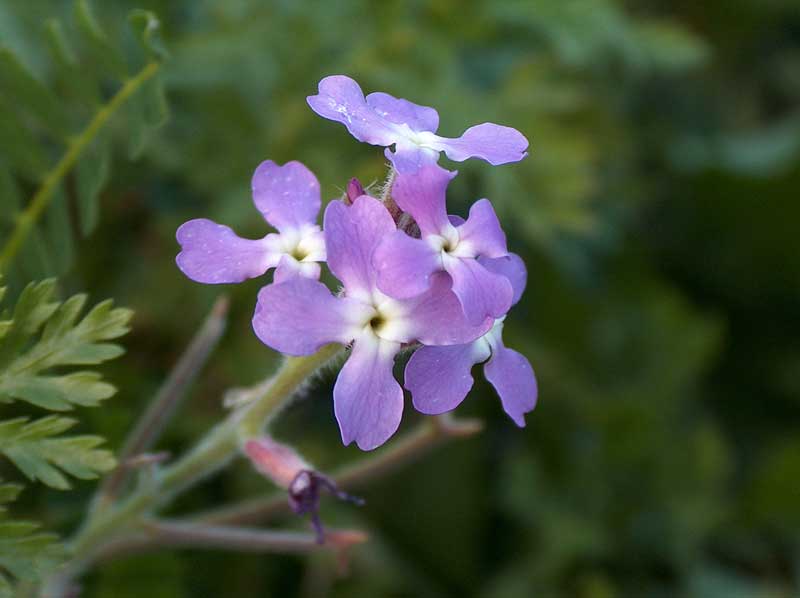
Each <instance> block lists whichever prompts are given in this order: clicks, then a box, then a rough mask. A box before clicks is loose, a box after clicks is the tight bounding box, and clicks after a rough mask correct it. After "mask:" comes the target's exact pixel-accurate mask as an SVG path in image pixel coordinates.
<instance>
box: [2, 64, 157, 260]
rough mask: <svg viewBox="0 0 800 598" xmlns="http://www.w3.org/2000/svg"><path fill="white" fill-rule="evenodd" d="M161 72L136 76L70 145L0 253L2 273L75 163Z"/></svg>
mask: <svg viewBox="0 0 800 598" xmlns="http://www.w3.org/2000/svg"><path fill="white" fill-rule="evenodd" d="M159 68H161V64H160V63H158V62H149V63H148V64H147V65H145V66H144V68H142V70H141V71H139V72H138V73H137V74H136V75H134V76H133V77H131V78H130V79H128V80H127V81H125V83H124V84H123V86H122V87H121V88H120V89H119V91H117V93H116V94H115V95H114V97H112V98H111V100H109V101H108V103H107V104H105V105H104V106H102V107H101V108H100V110H98V111H97V114H95V115H94V118H92V120H91V121H90V122H89V124H88V125H87V126H86V128H85V129H84V130H83V131H82V132H81V133H80V135H78V136H77V137H75V138H74V139H73V140H72V141H70V143H69V145H68V147H67V151H66V153H65V154H64V155H63V156H62V158H61V160H59V161H58V164H56V165H55V167H54V168H53V169H52V170H51V171H50V172H49V173H48V174H47V176H45V178H44V181H43V182H42V184H41V186H40V187H39V189H38V190H37V191H36V194H35V195H34V196H33V199H31V201H30V203H29V204H28V207H27V208H25V211H24V212H22V214H20V215H19V217H18V219H17V224H16V226H15V227H14V230H13V232H12V233H11V237H10V238H9V239H8V241H7V242H6V244H5V246H4V247H3V250H2V252H0V272H2V271H3V270H5V269H6V268H7V267H8V265H9V264H10V263H11V260H12V259H14V256H15V255H16V254H17V251H19V248H20V247H21V246H22V244H23V243H24V241H25V239H26V238H27V236H28V235H29V234H30V232H31V229H32V228H33V226H34V225H35V224H36V221H37V220H38V219H39V217H40V216H41V215H42V212H44V210H45V209H46V208H47V206H48V205H49V204H50V201H51V200H52V199H53V196H54V195H53V194H54V191H55V190H56V187H57V186H58V184H59V183H60V182H61V179H63V178H64V177H65V176H66V175H67V174H68V173H69V171H70V170H72V168H73V166H75V163H76V162H77V161H78V158H80V156H81V154H82V153H83V151H84V150H85V149H86V147H87V146H88V145H89V144H90V143H91V142H92V141H93V140H94V138H95V137H96V136H97V134H98V133H99V132H100V129H102V128H103V126H104V125H105V124H106V123H107V122H108V120H109V119H110V118H111V117H112V116H113V115H114V113H115V112H116V111H117V110H118V109H119V108H120V106H122V105H123V104H124V103H125V102H126V101H127V100H128V99H129V98H130V97H131V96H132V95H133V94H134V93H135V92H136V90H138V89H139V88H140V87H141V86H142V85H143V84H144V83H145V82H146V81H147V80H148V79H150V78H152V77H153V76H154V75H155V74H156V73H157V72H158V70H159Z"/></svg>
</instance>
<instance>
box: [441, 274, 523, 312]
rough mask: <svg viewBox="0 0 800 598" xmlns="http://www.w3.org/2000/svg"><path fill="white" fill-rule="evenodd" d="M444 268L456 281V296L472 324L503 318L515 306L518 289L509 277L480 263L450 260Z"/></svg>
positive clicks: (454, 284)
mask: <svg viewBox="0 0 800 598" xmlns="http://www.w3.org/2000/svg"><path fill="white" fill-rule="evenodd" d="M444 267H445V269H446V270H447V273H448V274H450V277H451V278H452V279H453V293H455V294H456V296H457V297H458V300H459V301H460V302H461V306H462V308H463V309H464V315H465V316H466V318H467V321H469V322H470V323H472V324H479V323H480V322H482V321H483V320H484V319H485V318H487V317H491V318H500V317H502V316H504V315H505V314H506V313H507V312H508V310H509V308H510V307H511V300H512V298H513V296H514V290H513V289H512V288H511V283H510V282H509V281H508V279H507V278H506V277H505V276H501V275H499V274H494V273H493V272H490V271H489V270H487V269H486V268H484V267H483V266H481V265H480V263H478V261H477V260H472V259H457V258H449V259H446V260H445V262H444Z"/></svg>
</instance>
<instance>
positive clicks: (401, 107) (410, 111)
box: [367, 91, 439, 133]
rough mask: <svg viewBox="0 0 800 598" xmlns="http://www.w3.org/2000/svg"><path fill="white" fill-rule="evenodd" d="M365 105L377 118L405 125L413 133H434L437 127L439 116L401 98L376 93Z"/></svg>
mask: <svg viewBox="0 0 800 598" xmlns="http://www.w3.org/2000/svg"><path fill="white" fill-rule="evenodd" d="M367 105H368V106H369V107H370V108H372V109H373V110H374V111H375V112H376V113H377V114H378V116H380V117H382V118H385V119H386V120H388V121H390V122H393V123H395V124H398V125H399V124H406V125H408V126H409V127H410V128H411V130H413V131H430V132H431V133H435V132H436V129H437V128H438V127H439V114H438V113H437V112H436V110H434V109H433V108H431V107H429V106H421V105H419V104H415V103H414V102H409V101H408V100H404V99H402V98H396V97H394V96H391V95H389V94H388V93H383V92H380V91H376V92H375V93H371V94H369V95H368V96H367Z"/></svg>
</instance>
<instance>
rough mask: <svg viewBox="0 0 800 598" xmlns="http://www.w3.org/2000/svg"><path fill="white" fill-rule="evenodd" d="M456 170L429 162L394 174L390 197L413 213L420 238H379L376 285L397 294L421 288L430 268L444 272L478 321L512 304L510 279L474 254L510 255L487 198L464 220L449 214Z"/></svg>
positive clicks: (466, 311)
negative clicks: (409, 172)
mask: <svg viewBox="0 0 800 598" xmlns="http://www.w3.org/2000/svg"><path fill="white" fill-rule="evenodd" d="M455 175H456V173H455V172H448V171H447V170H444V169H443V168H441V167H439V166H437V165H435V164H433V165H430V166H426V167H424V168H423V169H422V170H420V171H419V172H418V173H416V174H415V175H404V174H401V175H399V176H398V177H397V180H396V181H395V184H394V187H393V188H392V198H393V199H394V201H395V202H396V203H397V205H398V206H400V208H401V209H402V210H403V211H404V212H407V213H408V214H410V215H411V216H412V217H413V218H414V221H415V222H416V223H417V226H418V227H419V230H420V234H421V238H420V239H416V238H413V237H410V236H409V235H407V234H405V233H404V232H403V231H400V230H396V231H394V232H393V233H392V234H391V235H389V236H387V237H386V239H384V241H383V242H382V243H381V244H380V246H379V247H378V249H377V250H376V252H375V256H374V258H373V260H374V262H375V267H376V268H377V270H378V288H380V289H381V290H382V291H383V292H384V293H386V294H387V295H389V296H390V297H396V298H406V297H414V296H415V295H418V294H419V293H422V292H423V291H425V290H426V289H427V288H428V286H429V285H430V281H431V277H432V276H433V275H434V274H436V273H437V272H441V271H445V272H447V273H448V274H449V275H450V277H451V278H452V280H453V292H454V293H455V294H456V296H457V297H458V300H459V301H460V302H461V307H462V309H463V310H464V314H465V315H466V317H467V320H469V321H470V322H471V323H473V324H477V323H479V322H481V321H483V320H484V319H485V318H486V317H492V318H499V317H501V316H503V315H505V313H506V312H507V311H508V309H509V308H510V307H511V298H512V295H513V290H512V288H511V284H510V283H509V281H508V279H507V278H506V277H504V276H501V275H498V274H495V273H494V272H492V271H491V270H488V269H487V268H485V267H484V266H483V265H482V263H481V262H480V261H479V260H478V258H479V257H487V258H498V257H502V256H505V255H508V250H507V249H506V236H505V233H503V229H502V228H501V227H500V222H499V221H498V219H497V215H496V214H495V212H494V208H492V204H491V203H490V202H489V200H488V199H481V200H479V201H477V202H475V204H473V206H472V208H471V209H470V212H469V218H467V220H466V221H461V220H460V219H459V218H458V217H456V216H451V217H448V215H447V208H446V205H445V193H446V191H447V185H448V183H449V182H450V180H451V179H452V178H453V177H454V176H455Z"/></svg>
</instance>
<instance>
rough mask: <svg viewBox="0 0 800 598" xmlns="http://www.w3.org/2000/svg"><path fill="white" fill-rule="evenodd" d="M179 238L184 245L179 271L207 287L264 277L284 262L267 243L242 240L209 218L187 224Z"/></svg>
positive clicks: (180, 231) (261, 240)
mask: <svg viewBox="0 0 800 598" xmlns="http://www.w3.org/2000/svg"><path fill="white" fill-rule="evenodd" d="M272 236H273V235H267V238H269V237H272ZM175 237H176V238H177V239H178V243H180V245H181V252H180V253H179V254H178V257H177V258H175V261H176V263H177V264H178V267H179V268H180V269H181V271H182V272H183V273H184V274H185V275H186V276H188V277H189V278H191V279H192V280H195V281H197V282H203V283H206V284H222V283H229V282H242V281H243V280H247V279H248V278H255V277H256V276H261V275H262V274H264V272H266V271H267V270H268V269H269V268H271V267H273V266H275V265H276V264H277V262H278V259H279V258H280V254H278V253H274V252H272V251H270V250H269V249H268V247H267V245H266V243H265V239H257V240H253V239H242V238H241V237H239V236H237V235H236V233H234V232H233V230H231V228H230V227H229V226H225V225H223V224H217V223H216V222H213V221H211V220H207V219H205V218H199V219H196V220H190V221H189V222H185V223H184V224H182V225H181V226H180V228H178V231H177V232H176V233H175Z"/></svg>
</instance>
